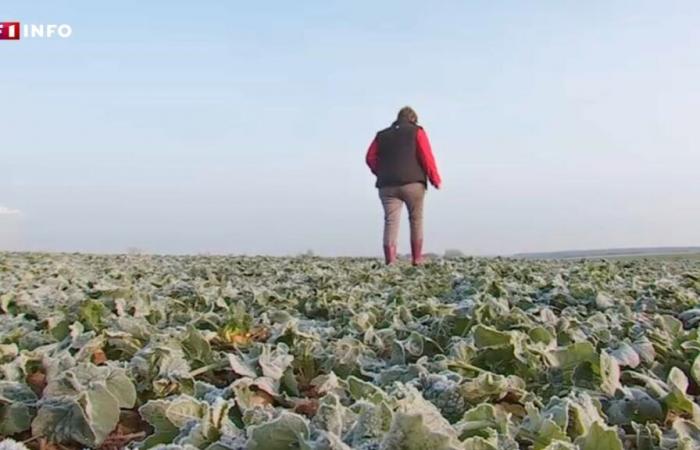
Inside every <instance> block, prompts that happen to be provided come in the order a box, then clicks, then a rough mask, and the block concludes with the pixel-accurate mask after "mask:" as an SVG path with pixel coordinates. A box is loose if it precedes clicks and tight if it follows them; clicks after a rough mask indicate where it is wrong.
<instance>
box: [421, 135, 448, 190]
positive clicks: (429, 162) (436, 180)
mask: <svg viewBox="0 0 700 450" xmlns="http://www.w3.org/2000/svg"><path fill="white" fill-rule="evenodd" d="M416 150H417V151H418V161H420V164H421V166H423V170H425V174H426V175H427V176H428V180H430V184H432V185H433V186H435V188H436V189H440V185H441V184H442V179H441V178H440V172H438V168H437V164H436V163H435V157H434V156H433V150H432V148H430V141H429V140H428V134H427V133H426V132H425V130H423V129H422V128H419V129H418V133H416Z"/></svg>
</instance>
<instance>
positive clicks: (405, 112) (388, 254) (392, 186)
mask: <svg viewBox="0 0 700 450" xmlns="http://www.w3.org/2000/svg"><path fill="white" fill-rule="evenodd" d="M365 161H366V163H367V165H368V166H369V168H370V170H371V171H372V173H373V174H374V175H376V177H377V182H376V184H375V186H376V187H377V188H378V190H379V199H380V200H381V202H382V206H383V208H384V237H383V245H384V260H385V262H386V263H387V264H392V263H394V262H395V261H396V258H397V256H396V255H397V253H396V245H397V240H398V234H399V221H400V219H401V209H402V207H403V205H404V204H406V207H407V209H408V220H409V225H410V228H411V261H412V263H413V265H418V264H420V263H421V262H422V259H423V199H424V197H425V192H426V190H427V187H428V182H430V184H432V185H433V186H434V187H435V188H436V189H440V186H441V185H442V180H441V178H440V174H439V172H438V169H437V165H436V163H435V157H434V156H433V151H432V149H431V148H430V141H429V140H428V135H427V133H426V132H425V130H424V129H423V127H421V126H420V125H418V115H417V114H416V112H415V111H414V110H413V109H412V108H410V107H408V106H406V107H403V108H401V110H400V111H399V113H398V115H397V117H396V120H395V121H394V123H392V124H391V126H390V127H388V128H385V129H383V130H381V131H379V132H378V133H377V135H376V136H375V138H374V140H373V141H372V143H371V144H370V146H369V149H368V150H367V155H366V157H365Z"/></svg>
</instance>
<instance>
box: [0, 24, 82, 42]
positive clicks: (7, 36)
mask: <svg viewBox="0 0 700 450" xmlns="http://www.w3.org/2000/svg"><path fill="white" fill-rule="evenodd" d="M71 34H73V28H71V26H70V25H66V24H60V25H57V24H26V23H25V24H24V25H22V24H20V23H19V22H0V41H18V40H19V39H20V38H25V39H26V38H55V37H59V38H64V39H65V38H69V37H70V36H71Z"/></svg>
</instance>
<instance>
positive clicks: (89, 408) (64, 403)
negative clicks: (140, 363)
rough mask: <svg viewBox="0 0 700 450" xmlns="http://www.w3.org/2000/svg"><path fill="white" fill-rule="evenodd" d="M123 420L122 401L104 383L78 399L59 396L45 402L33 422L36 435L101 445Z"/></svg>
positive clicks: (93, 445) (54, 439)
mask: <svg viewBox="0 0 700 450" xmlns="http://www.w3.org/2000/svg"><path fill="white" fill-rule="evenodd" d="M118 421H119V404H118V402H117V400H116V399H115V398H114V396H112V394H110V393H109V391H108V390H107V388H105V387H104V386H102V385H97V386H95V388H94V389H91V390H90V391H84V392H82V393H81V394H79V395H78V396H77V397H76V398H69V397H58V398H53V399H48V400H47V401H44V402H42V404H41V407H40V408H39V411H38V412H37V416H36V418H35V419H34V421H33V422H32V434H34V435H38V436H44V437H47V438H48V439H49V440H52V441H55V442H69V441H71V440H73V441H76V442H79V443H81V444H83V445H86V446H89V447H97V446H99V445H100V444H101V443H102V441H104V439H105V438H106V437H107V435H108V434H109V433H110V432H111V431H112V430H113V429H114V427H115V426H116V425H117V422H118Z"/></svg>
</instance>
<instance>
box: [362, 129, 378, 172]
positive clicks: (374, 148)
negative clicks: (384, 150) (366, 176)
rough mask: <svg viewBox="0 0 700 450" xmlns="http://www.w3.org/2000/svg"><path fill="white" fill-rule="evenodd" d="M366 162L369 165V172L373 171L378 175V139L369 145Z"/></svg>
mask: <svg viewBox="0 0 700 450" xmlns="http://www.w3.org/2000/svg"><path fill="white" fill-rule="evenodd" d="M365 162H366V163H367V166H368V167H369V170H371V171H372V173H373V174H375V175H376V174H377V166H378V163H379V145H378V144H377V139H376V138H375V139H374V140H372V143H371V144H369V148H368V149H367V156H366V157H365Z"/></svg>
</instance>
